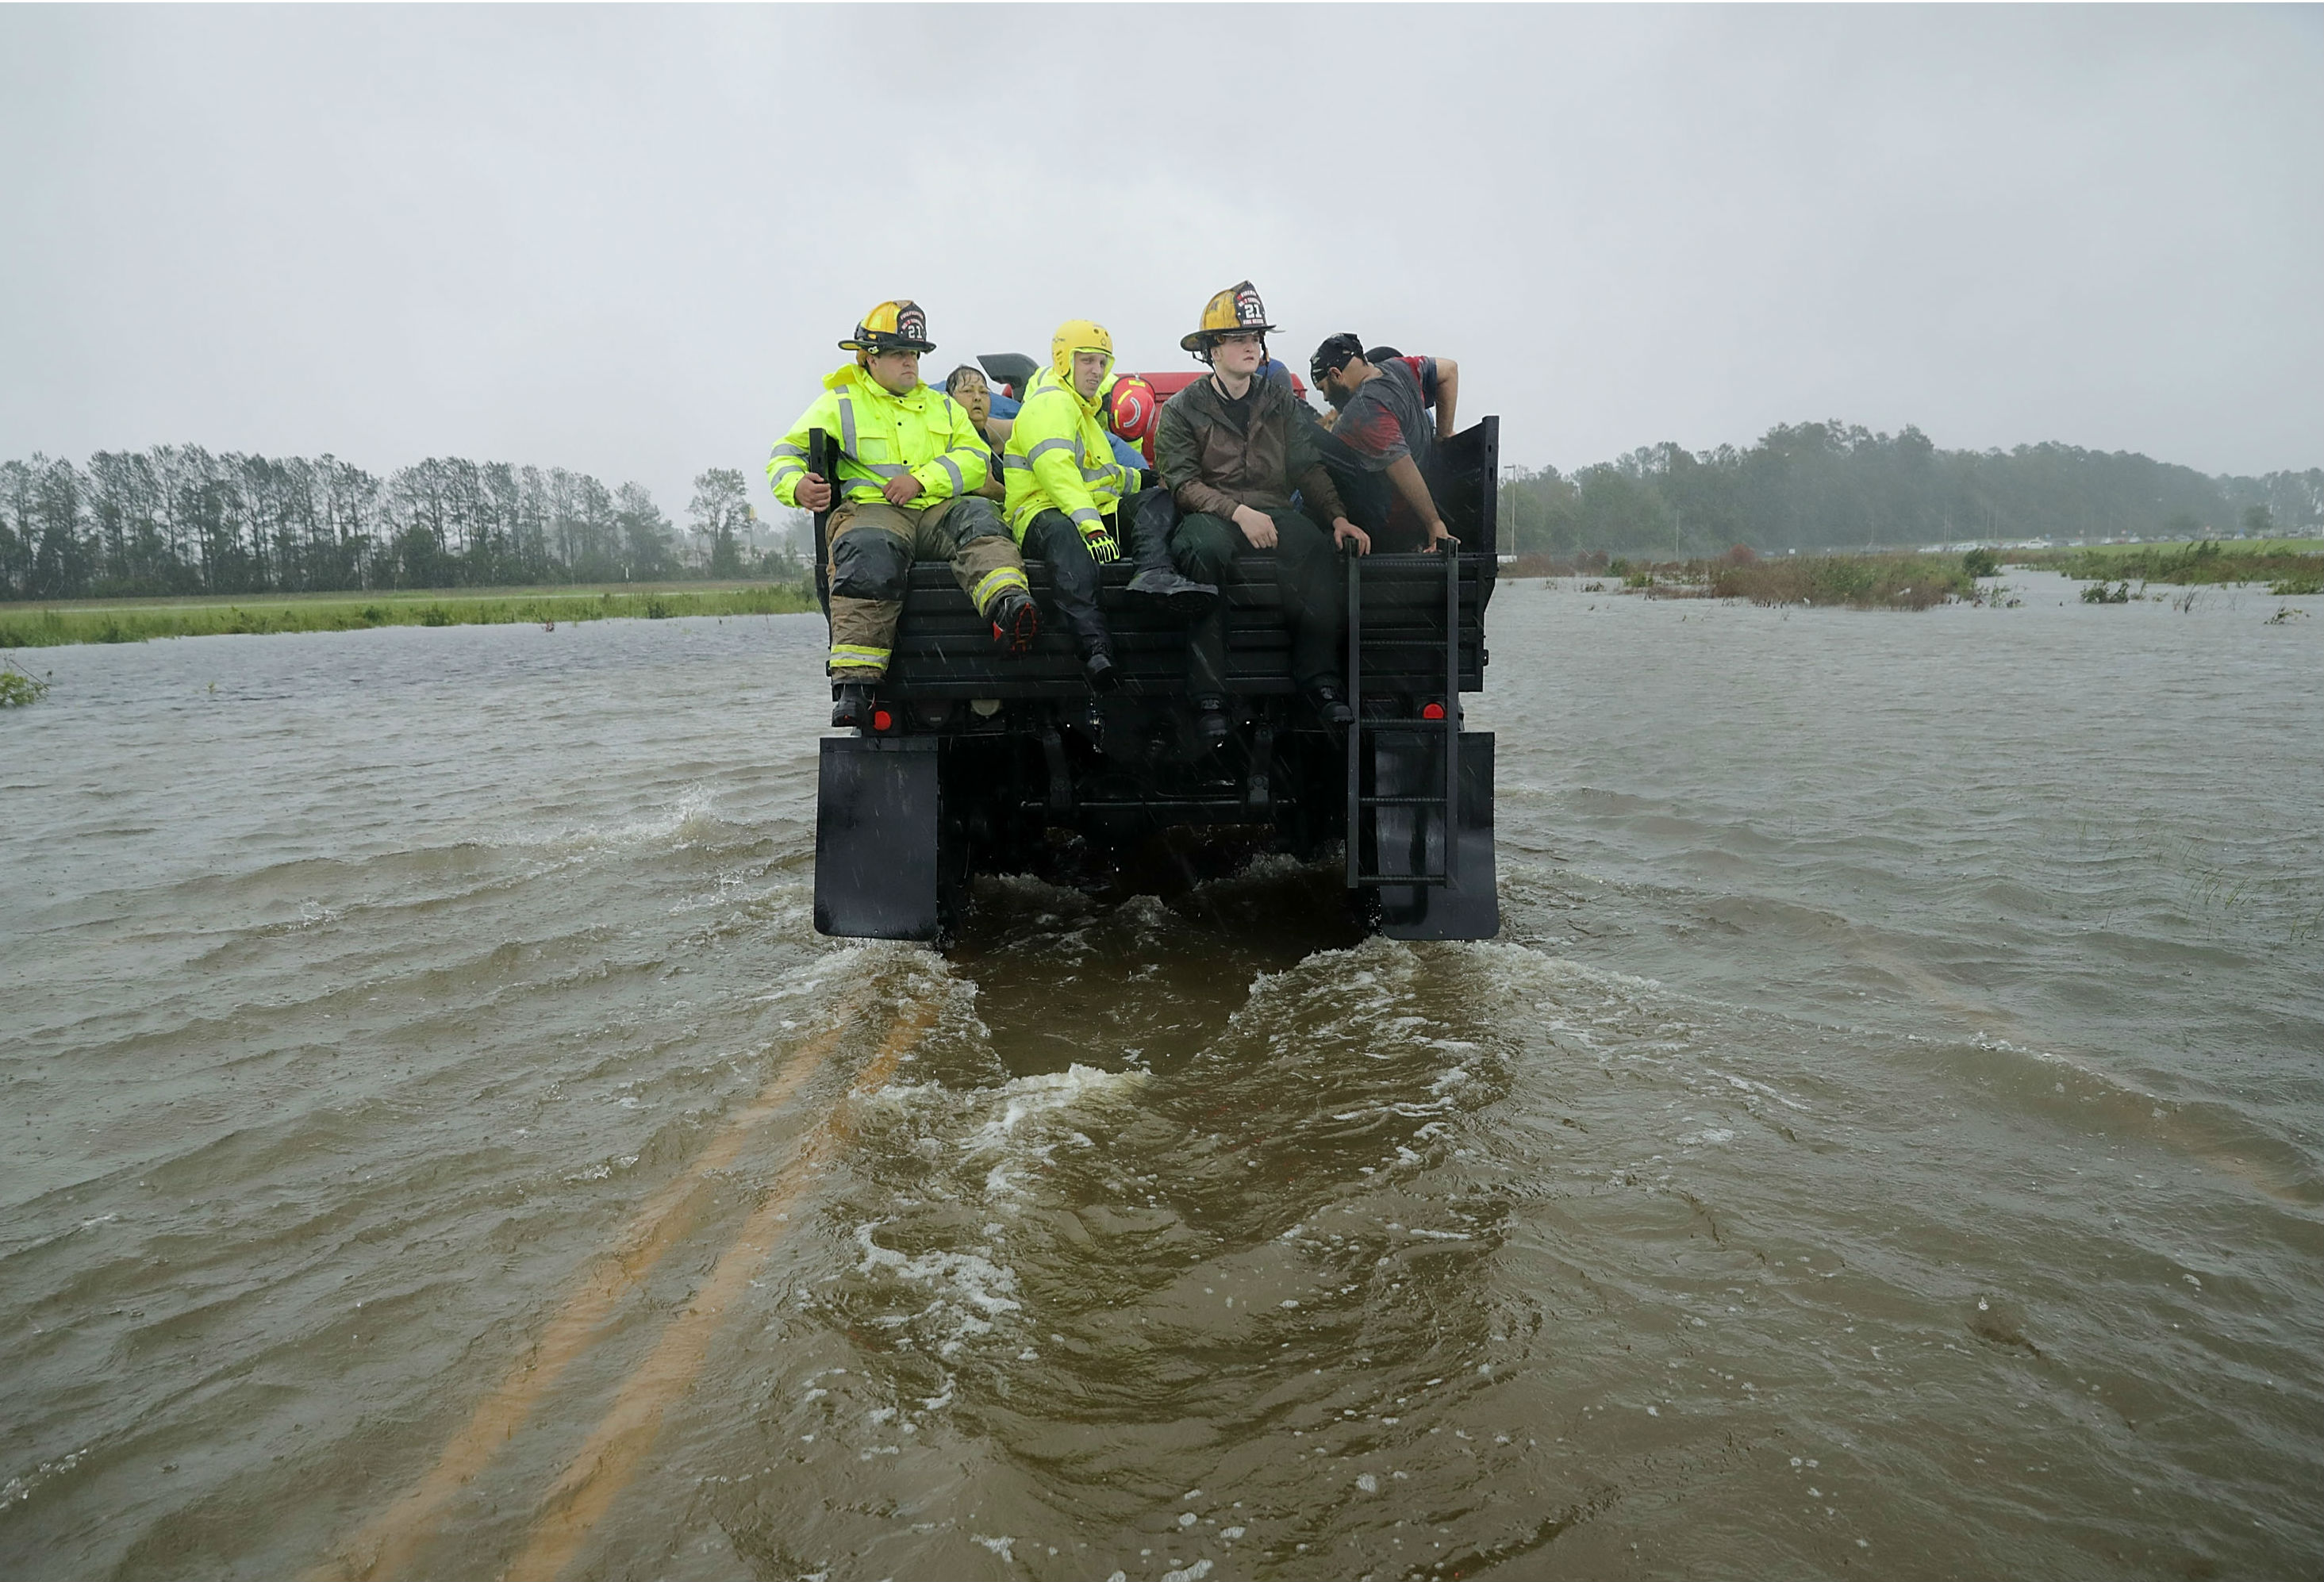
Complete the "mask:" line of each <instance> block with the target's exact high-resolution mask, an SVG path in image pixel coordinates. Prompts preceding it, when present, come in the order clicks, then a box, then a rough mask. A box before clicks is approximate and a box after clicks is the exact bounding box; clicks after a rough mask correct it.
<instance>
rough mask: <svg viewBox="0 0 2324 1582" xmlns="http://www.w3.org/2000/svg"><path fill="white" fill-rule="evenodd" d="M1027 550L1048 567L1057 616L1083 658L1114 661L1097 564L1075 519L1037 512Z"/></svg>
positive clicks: (1030, 526) (1027, 526)
mask: <svg viewBox="0 0 2324 1582" xmlns="http://www.w3.org/2000/svg"><path fill="white" fill-rule="evenodd" d="M1106 526H1107V528H1108V529H1113V528H1114V521H1113V519H1111V518H1108V519H1107V521H1106ZM1116 541H1117V542H1119V541H1120V540H1119V538H1117V539H1116ZM1024 550H1025V553H1026V555H1027V556H1030V557H1031V558H1034V559H1037V560H1044V561H1047V563H1048V566H1049V590H1050V593H1051V594H1052V596H1053V597H1054V598H1055V599H1056V605H1057V613H1058V614H1059V615H1062V616H1064V617H1065V626H1066V629H1067V630H1070V631H1071V632H1072V633H1073V634H1074V645H1075V646H1076V647H1078V648H1080V649H1081V651H1082V658H1084V659H1086V658H1091V657H1093V655H1097V654H1103V655H1105V656H1106V657H1107V658H1112V656H1113V633H1112V631H1111V630H1110V629H1109V628H1108V627H1107V626H1106V624H1105V616H1104V614H1103V612H1101V611H1100V610H1099V609H1098V607H1097V560H1096V558H1095V557H1094V556H1092V555H1091V554H1090V552H1089V546H1088V545H1087V544H1085V543H1084V542H1083V541H1082V530H1081V529H1079V528H1077V527H1075V526H1074V523H1073V519H1072V518H1070V517H1068V516H1066V515H1065V512H1064V511H1061V510H1044V511H1037V512H1036V513H1034V517H1033V520H1031V521H1029V522H1027V523H1026V524H1025V543H1024Z"/></svg>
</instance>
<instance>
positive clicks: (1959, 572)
mask: <svg viewBox="0 0 2324 1582" xmlns="http://www.w3.org/2000/svg"><path fill="white" fill-rule="evenodd" d="M1975 558H1976V557H1975V556H1969V557H1966V558H1965V557H1963V556H1946V555H1784V556H1764V557H1763V556H1758V555H1755V554H1753V553H1752V552H1751V551H1750V550H1748V549H1746V548H1743V547H1740V546H1738V547H1736V548H1733V549H1730V550H1729V551H1728V552H1727V553H1726V554H1725V555H1723V556H1720V557H1719V558H1718V559H1716V560H1664V561H1632V560H1625V559H1620V558H1616V559H1611V560H1607V559H1603V558H1601V557H1600V556H1584V557H1582V559H1580V560H1578V561H1570V562H1569V561H1554V560H1551V559H1550V558H1548V557H1547V556H1526V557H1524V558H1521V559H1519V560H1517V561H1516V562H1514V563H1513V564H1511V565H1510V566H1508V567H1507V568H1506V569H1505V571H1504V573H1503V575H1513V576H1560V575H1591V574H1592V573H1598V572H1602V573H1603V574H1604V576H1605V580H1606V583H1610V584H1615V585H1618V586H1619V587H1621V588H1622V589H1623V590H1624V591H1626V592H1629V593H1644V594H1646V596H1647V597H1648V598H1653V599H1745V600H1748V601H1749V602H1752V603H1754V604H1800V605H1805V606H1808V607H1810V608H1814V607H1817V606H1822V607H1825V608H1842V607H1844V608H1848V609H1851V610H1926V609H1927V608H1929V606H1931V605H1932V604H1941V603H1943V602H1945V601H1946V600H1948V599H1969V600H1973V599H1975V598H1977V597H1978V587H1977V576H1978V573H1977V572H1976V570H1975V569H1974V567H1973V566H1972V564H1971V562H1973V561H1974V560H1975ZM1604 585H1605V584H1598V583H1593V584H1591V585H1590V588H1589V589H1588V590H1585V591H1591V592H1594V591H1598V590H1599V589H1600V588H1601V587H1602V586H1604Z"/></svg>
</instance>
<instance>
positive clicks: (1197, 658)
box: [1170, 510, 1347, 698]
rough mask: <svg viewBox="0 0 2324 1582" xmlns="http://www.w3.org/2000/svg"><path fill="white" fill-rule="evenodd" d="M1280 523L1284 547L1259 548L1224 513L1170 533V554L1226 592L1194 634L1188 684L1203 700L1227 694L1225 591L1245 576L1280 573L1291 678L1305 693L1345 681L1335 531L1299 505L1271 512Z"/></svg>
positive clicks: (1184, 571) (1192, 519)
mask: <svg viewBox="0 0 2324 1582" xmlns="http://www.w3.org/2000/svg"><path fill="white" fill-rule="evenodd" d="M1267 514H1268V517H1269V519H1270V520H1273V521H1274V523H1275V532H1276V547H1274V548H1272V549H1254V548H1252V547H1251V544H1250V539H1248V538H1244V537H1243V536H1242V529H1240V528H1238V527H1236V526H1235V525H1234V524H1233V523H1232V522H1231V521H1229V520H1226V519H1225V518H1224V517H1215V516H1212V515H1210V514H1209V513H1208V512H1203V511H1197V512H1195V513H1194V515H1192V516H1187V517H1182V518H1180V519H1179V521H1178V526H1177V529H1176V531H1175V532H1173V533H1172V534H1171V535H1170V559H1171V561H1172V562H1173V563H1174V564H1175V565H1176V566H1177V568H1178V571H1179V573H1180V574H1181V575H1185V576H1190V577H1193V578H1194V580H1195V581H1196V582H1203V583H1215V584H1218V586H1219V590H1220V593H1221V594H1222V597H1221V599H1220V601H1219V602H1218V603H1216V604H1214V605H1213V606H1212V607H1211V611H1210V613H1209V614H1207V615H1205V616H1203V618H1202V619H1201V620H1200V621H1196V622H1195V623H1194V630H1193V631H1192V632H1191V633H1190V634H1189V637H1190V639H1191V640H1190V643H1189V652H1188V653H1187V656H1186V685H1187V687H1188V688H1189V690H1191V691H1192V692H1193V693H1194V695H1195V696H1196V697H1198V698H1212V697H1224V696H1225V695H1226V692H1227V684H1226V682H1227V625H1226V621H1227V616H1226V610H1227V607H1226V600H1225V598H1224V597H1223V594H1224V593H1225V590H1226V586H1227V584H1229V583H1231V582H1236V581H1239V580H1240V579H1241V578H1242V577H1243V576H1245V575H1251V576H1264V575H1273V577H1274V578H1275V585H1276V588H1277V591H1278V593H1280V594H1281V597H1282V601H1283V618H1284V620H1285V621H1286V623H1288V624H1289V626H1290V628H1291V679H1292V680H1293V681H1294V682H1296V683H1297V684H1298V685H1299V687H1300V689H1301V690H1302V691H1306V690H1308V689H1311V688H1314V687H1317V686H1325V685H1329V686H1337V685H1341V676H1340V645H1341V640H1342V637H1343V635H1344V633H1345V631H1346V621H1347V612H1346V611H1345V610H1344V609H1343V608H1342V600H1341V597H1340V593H1339V584H1338V579H1337V576H1336V575H1335V573H1336V571H1337V569H1338V564H1337V563H1338V556H1337V555H1336V554H1335V553H1334V552H1333V547H1332V536H1331V535H1330V534H1329V533H1326V532H1325V531H1324V530H1323V529H1321V528H1319V527H1317V526H1316V525H1315V524H1314V522H1311V521H1309V520H1307V519H1306V518H1305V517H1304V516H1301V515H1300V514H1299V513H1298V512H1297V511H1296V510H1275V511H1269V512H1268V513H1267Z"/></svg>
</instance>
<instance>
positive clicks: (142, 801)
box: [0, 575, 2324, 1582]
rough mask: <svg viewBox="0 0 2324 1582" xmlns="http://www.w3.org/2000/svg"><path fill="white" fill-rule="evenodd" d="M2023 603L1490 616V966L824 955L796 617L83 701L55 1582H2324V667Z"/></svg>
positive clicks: (1468, 955)
mask: <svg viewBox="0 0 2324 1582" xmlns="http://www.w3.org/2000/svg"><path fill="white" fill-rule="evenodd" d="M2010 580H2011V581H2012V582H2014V583H2015V584H2019V586H2020V589H2021V592H2022V593H2024V597H2025V602H2024V604H2023V606H2022V607H2019V608H2015V609H2006V608H2005V609H1969V608H1952V609H1943V610H1939V611H1934V612H1929V613H1926V614H1921V615H1878V614H1858V613H1845V612H1789V613H1786V612H1775V611H1764V610H1756V609H1750V608H1748V607H1740V606H1733V605H1720V604H1711V603H1701V602H1694V603H1689V602H1646V601H1645V600H1642V599H1639V598H1636V597H1622V596H1617V595H1611V594H1604V593H1587V592H1584V591H1582V589H1581V588H1579V587H1578V586H1576V585H1574V584H1565V585H1563V586H1561V587H1558V588H1555V589H1552V588H1547V587H1545V586H1544V585H1543V584H1539V583H1526V584H1511V585H1505V586H1504V588H1503V589H1502V591H1501V592H1500V593H1499V596H1498V598H1497V600H1496V602H1495V604H1494V606H1493V612H1492V620H1491V627H1490V635H1491V643H1492V648H1493V656H1494V664H1493V666H1492V668H1491V671H1490V681H1491V689H1490V691H1489V693H1488V694H1486V695H1485V696H1484V697H1483V698H1482V699H1481V700H1478V701H1477V702H1476V703H1475V704H1474V705H1473V710H1472V717H1473V720H1474V722H1475V723H1477V724H1479V725H1480V726H1484V727H1487V728H1490V729H1494V730H1497V731H1499V733H1500V738H1499V742H1500V745H1499V774H1500V782H1499V840H1500V872H1501V882H1502V888H1503V895H1502V899H1503V906H1504V916H1505V920H1506V921H1505V929H1504V933H1503V934H1502V937H1501V938H1500V939H1499V941H1497V942H1495V943H1486V944H1474V945H1419V946H1409V945H1404V944H1397V943H1388V942H1385V941H1380V940H1370V941H1364V942H1351V941H1350V940H1348V939H1346V938H1344V937H1342V935H1341V934H1339V933H1338V927H1339V924H1337V922H1336V916H1337V914H1336V911H1335V909H1334V906H1333V883H1334V882H1335V881H1334V878H1333V873H1332V871H1331V870H1330V869H1322V870H1303V869H1296V868H1294V867H1291V866H1289V865H1288V864H1287V863H1286V862H1284V861H1283V860H1268V859H1262V860H1260V861H1259V863H1258V864H1257V865H1256V866H1255V867H1254V868H1253V869H1250V870H1249V871H1247V872H1245V873H1242V874H1240V876H1237V877H1234V878H1227V879H1222V880H1215V881H1213V882H1211V883H1208V884H1205V885H1203V886H1201V887H1200V888H1195V889H1194V890H1192V891H1189V892H1187V893H1185V894H1182V895H1179V896H1176V897H1168V898H1157V897H1133V898H1130V899H1127V900H1104V901H1100V900H1093V899H1090V898H1086V897H1084V896H1082V895H1080V894H1078V893H1075V892H1073V891H1068V890H1061V889H1056V888H1047V887H1045V886H1043V885H1041V884H1039V883H1037V882H1034V881H1032V880H1029V879H1019V880H1008V881H1001V882H993V883H988V884H986V885H984V886H983V887H982V889H981V891H980V895H979V906H980V909H979V914H978V916H977V920H976V922H975V924H974V926H973V929H972V930H971V931H970V933H969V934H968V936H967V937H966V938H964V940H963V941H962V942H961V943H959V944H958V945H957V946H956V947H955V948H954V949H953V950H952V951H950V952H945V953H938V952H932V951H927V950H922V949H918V948H910V947H899V946H893V945H872V946H856V945H846V944H841V943H834V942H830V941H826V940H823V939H820V938H818V937H817V936H816V934H815V933H814V932H813V929H812V927H811V924H810V921H809V905H808V897H809V887H810V877H811V868H812V860H813V822H812V812H813V796H814V776H813V766H814V762H815V740H816V723H817V719H818V714H819V711H820V710H821V709H822V707H824V706H825V704H824V699H825V695H826V694H823V693H822V691H821V687H820V684H819V682H818V679H817V677H816V673H815V670H816V647H817V641H816V639H817V630H816V624H815V623H814V622H813V621H810V620H808V619H806V618H800V617H787V618H772V619H746V620H740V621H736V620H730V621H724V622H723V623H721V622H716V621H667V622H634V623H628V622H608V623H604V624H595V625H586V626H581V627H577V628H563V629H560V630H557V631H554V632H546V631H543V630H539V628H534V627H487V628H453V629H447V630H381V631H371V632H362V633H351V634H338V635H316V636H301V637H263V638H209V639H190V640H180V641H175V642H158V643H152V644H149V645H145V646H142V647H130V648H69V649H60V650H52V651H46V652H41V653H36V654H34V655H32V656H31V658H32V660H33V662H34V663H33V667H34V668H35V669H42V668H51V667H52V668H53V670H54V674H55V679H56V686H55V691H54V692H53V694H51V697H50V699H49V701H48V702H46V703H44V704H40V705H38V706H36V707H32V708H29V709H23V710H16V711H10V712H9V713H7V714H6V715H5V716H0V759H5V762H0V812H5V818H4V819H0V960H5V964H6V976H5V985H0V997H5V998H0V1095H5V1110H0V1126H5V1140H6V1147H5V1153H0V1205H5V1221H0V1574H5V1576H7V1577H12V1578H14V1577H23V1578H40V1579H42V1582H46V1579H49V1578H82V1577H89V1578H97V1577H107V1578H146V1577H154V1578H161V1577H167V1578H183V1577H249V1578H267V1579H274V1578H289V1577H318V1578H319V1577H364V1576H370V1577H478V1578H485V1577H511V1578H526V1577H530V1578H547V1577H558V1576H563V1577H571V1578H639V1579H645V1578H669V1579H673V1582H679V1579H696V1578H702V1579H707V1578H754V1579H775V1578H786V1579H788V1578H795V1577H825V1578H829V1579H831V1582H846V1579H853V1578H864V1579H867V1582H876V1579H878V1578H882V1577H894V1578H898V1579H899V1582H901V1579H954V1578H1002V1577H1009V1578H1017V1577H1022V1578H1028V1579H1044V1582H1046V1579H1051V1578H1056V1579H1067V1578H1071V1579H1086V1582H1105V1579H1106V1578H1108V1577H1120V1578H1124V1579H1125V1582H1127V1579H1133V1578H1134V1579H1148V1578H1152V1579H1160V1578H1165V1577H1167V1578H1170V1579H1172V1582H1194V1579H1195V1578H1200V1577H1208V1578H1212V1579H1213V1582H1230V1579H1233V1578H1243V1577H1270V1578H1274V1577H1280V1578H1308V1577H1313V1578H1334V1579H1336V1578H1353V1577H1373V1578H1376V1579H1378V1582H1388V1578H1392V1577H1424V1578H1435V1577H1455V1576H1459V1577H1479V1576H1492V1577H1509V1578H1517V1577H1701V1576H1710V1575H1726V1576H1759V1577H1775V1576H1781V1577H1821V1576H1836V1575H1840V1574H1842V1573H1849V1574H1854V1575H1863V1576H1878V1577H1994V1576H2004V1575H2018V1576H2060V1577H2090V1576H2100V1575H2104V1576H2128V1577H2203V1576H2214V1575H2216V1576H2221V1577H2255V1576H2278V1577H2291V1576H2314V1575H2317V1574H2319V1572H2324V1499H2319V1490H2324V1256H2319V1255H2324V1154H2319V1127H2324V971H2319V963H2324V877H2319V851H2324V718H2319V713H2324V703H2319V699H2324V608H2319V604H2324V602H2319V601H2317V600H2312V599H2311V600H2304V601H2290V602H2289V603H2290V604H2291V605H2292V606H2293V607H2295V608H2296V607H2298V606H2301V605H2306V606H2308V607H2309V608H2310V610H2311V611H2313V612H2314V613H2313V615H2312V617H2311V616H2309V615H2298V616H2291V617H2285V618H2283V619H2282V620H2278V621H2270V620H2269V617H2270V616H2271V615H2273V612H2275V611H2276V610H2277V609H2278V608H2280V607H2282V606H2283V605H2284V604H2285V603H2287V602H2285V601H2279V600H2274V599H2271V598H2269V597H2267V596H2266V595H2264V593H2259V592H2257V591H2255V590H2253V591H2244V592H2236V591H2233V590H2224V591H2221V590H2214V591H2207V592H2204V593H2200V594H2199V595H2197V596H2196V597H2195V598H2194V600H2193V601H2192V602H2191V604H2190V605H2188V606H2187V607H2185V608H2181V607H2179V606H2178V605H2177V604H2173V603H2166V602H2142V603H2134V604H2131V605H2128V606H2122V607H2104V608H2098V607H2089V606H2084V605H2081V604H2080V603H2079V602H2072V594H2071V592H2070V584H2063V583H2061V582H2058V581H2057V580H2056V579H2052V578H2045V577H2038V576H2026V575H2013V576H2012V578H2011V579H2010Z"/></svg>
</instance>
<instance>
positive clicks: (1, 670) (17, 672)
mask: <svg viewBox="0 0 2324 1582" xmlns="http://www.w3.org/2000/svg"><path fill="white" fill-rule="evenodd" d="M48 695H49V683H48V680H47V678H46V677H45V676H35V675H33V674H32V672H31V671H30V670H27V669H25V668H24V667H23V666H22V665H19V664H17V663H16V662H15V661H14V660H13V659H0V709H20V708H23V707H24V706H25V705H26V704H36V703H39V702H40V701H41V700H42V698H44V697H46V696H48Z"/></svg>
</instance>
